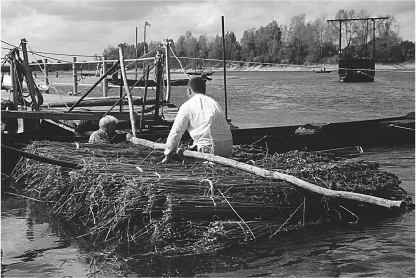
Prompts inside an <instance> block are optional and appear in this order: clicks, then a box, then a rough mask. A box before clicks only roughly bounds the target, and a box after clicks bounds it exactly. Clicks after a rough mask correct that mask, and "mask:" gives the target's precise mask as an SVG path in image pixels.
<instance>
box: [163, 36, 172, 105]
mask: <svg viewBox="0 0 416 278" xmlns="http://www.w3.org/2000/svg"><path fill="white" fill-rule="evenodd" d="M172 42H173V41H172V40H169V39H166V40H164V42H163V45H164V46H165V54H166V55H165V56H166V57H165V60H166V98H165V100H166V101H167V102H169V101H170V94H171V90H172V89H171V86H170V63H169V48H170V45H171V44H172Z"/></svg>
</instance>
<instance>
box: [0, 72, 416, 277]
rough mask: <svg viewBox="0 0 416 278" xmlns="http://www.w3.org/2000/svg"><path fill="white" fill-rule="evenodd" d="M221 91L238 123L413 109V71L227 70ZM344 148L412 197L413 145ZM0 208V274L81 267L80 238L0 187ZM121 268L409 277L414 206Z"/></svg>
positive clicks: (83, 271)
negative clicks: (347, 74)
mask: <svg viewBox="0 0 416 278" xmlns="http://www.w3.org/2000/svg"><path fill="white" fill-rule="evenodd" d="M173 77H175V75H173ZM212 77H213V80H212V81H209V82H208V94H209V95H211V96H213V97H214V98H216V99H217V100H218V101H219V102H220V103H221V105H222V106H223V107H225V103H224V85H223V75H222V73H221V72H217V73H215V74H214V75H213V76H212ZM227 100H228V101H227V107H228V109H227V113H228V118H230V119H231V120H232V123H233V124H234V125H237V126H240V127H261V126H282V125H301V124H306V123H325V122H338V121H350V120H365V119H373V118H380V117H390V116H401V115H405V114H407V113H408V112H412V111H414V110H415V107H414V105H415V74H414V72H407V71H394V72H388V71H385V72H377V73H376V80H375V82H374V83H350V84H349V83H341V82H339V81H338V78H337V74H336V72H332V73H330V74H316V73H313V72H227ZM171 101H172V102H174V103H177V104H181V103H183V102H184V101H185V94H184V89H183V88H174V89H173V95H172V99H171ZM354 155H357V156H358V155H359V156H360V157H359V158H360V159H364V160H371V161H375V162H378V163H379V164H380V168H381V170H385V171H388V172H391V173H393V174H395V175H396V176H398V177H399V178H400V179H401V181H402V187H403V188H404V189H405V190H406V191H407V192H408V193H409V194H410V196H412V198H413V199H414V198H415V146H414V144H402V145H396V146H380V147H373V148H364V153H363V154H358V153H356V154H354ZM1 213H2V215H1V249H2V277H85V276H86V275H87V274H88V268H89V266H88V258H87V255H86V253H85V248H83V245H82V243H80V242H78V241H77V240H76V239H74V238H71V237H69V236H67V235H66V234H65V232H64V230H63V229H58V228H57V225H58V224H57V223H55V222H54V221H53V219H51V218H50V217H49V216H48V212H47V209H46V208H45V207H44V206H42V205H41V204H40V203H39V202H35V201H31V200H27V199H21V198H16V197H7V198H6V197H5V196H2V203H1ZM113 276H116V273H115V272H114V273H112V274H109V275H108V277H113ZM129 276H130V277H135V276H200V277H207V276H209V277H218V276H221V277H224V276H227V277H229V276H234V277H235V276H249V277H260V276H278V277H288V276H292V277H297V276H302V277H363V276H365V277H368V276H372V277H414V276H415V211H414V210H410V211H407V212H404V213H400V214H396V215H390V216H385V217H381V216H380V217H376V218H375V219H373V220H372V221H366V222H359V223H358V224H357V225H345V224H339V225H325V226H320V227H317V228H313V229H312V228H311V229H307V230H304V231H297V232H290V233H281V234H278V235H277V236H275V237H274V238H272V239H270V240H269V239H264V240H259V241H257V242H256V243H253V244H249V245H245V246H239V247H235V248H230V249H229V250H226V251H224V252H221V253H219V254H216V255H215V256H212V255H200V256H191V257H186V258H183V257H181V258H164V259H157V258H152V259H149V260H143V261H142V262H138V263H137V264H135V265H133V266H131V274H130V275H129Z"/></svg>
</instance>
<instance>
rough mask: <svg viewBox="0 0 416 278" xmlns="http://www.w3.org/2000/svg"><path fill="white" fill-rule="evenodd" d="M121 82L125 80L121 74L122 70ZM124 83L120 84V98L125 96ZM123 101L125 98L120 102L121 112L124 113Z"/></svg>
mask: <svg viewBox="0 0 416 278" xmlns="http://www.w3.org/2000/svg"><path fill="white" fill-rule="evenodd" d="M120 69H121V67H120ZM120 80H123V73H122V72H121V70H120ZM123 82H124V81H122V82H120V98H121V97H122V96H123V85H122V84H123ZM123 101H124V98H123V99H122V100H121V101H120V112H122V111H123Z"/></svg>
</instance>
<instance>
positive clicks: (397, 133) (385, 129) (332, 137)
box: [2, 113, 415, 152]
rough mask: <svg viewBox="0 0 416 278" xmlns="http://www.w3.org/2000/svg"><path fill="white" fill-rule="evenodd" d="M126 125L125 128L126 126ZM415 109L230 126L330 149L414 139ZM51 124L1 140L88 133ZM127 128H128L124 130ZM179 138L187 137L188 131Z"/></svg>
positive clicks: (279, 147) (245, 139) (239, 136)
mask: <svg viewBox="0 0 416 278" xmlns="http://www.w3.org/2000/svg"><path fill="white" fill-rule="evenodd" d="M125 128H128V127H127V126H125ZM414 128H415V120H414V113H409V114H408V115H406V116H403V117H392V118H383V119H375V120H366V121H352V122H340V123H329V124H321V125H310V124H307V125H303V126H283V127H264V128H241V129H240V128H236V129H232V135H233V139H234V144H254V145H258V146H263V147H266V148H267V149H269V151H271V152H286V151H290V150H309V151H316V150H329V149H336V148H346V147H355V146H361V147H364V146H377V145H383V144H394V143H403V142H413V143H414V142H415V132H414ZM46 130H49V131H50V127H48V128H44V129H43V130H42V127H41V128H40V132H37V133H26V134H17V135H13V136H11V135H10V136H8V135H7V134H4V135H3V136H2V141H5V140H6V141H7V140H10V141H28V140H30V141H33V140H50V141H66V142H70V141H77V142H85V141H87V140H88V137H87V136H85V135H83V136H76V135H74V134H70V133H69V132H68V133H66V134H62V133H61V134H55V135H54V134H51V133H49V134H46V132H45V131H46ZM169 130H170V126H168V125H163V126H160V125H158V126H151V125H150V126H148V127H147V129H145V130H143V131H142V132H141V133H139V134H138V135H137V136H138V137H139V138H144V139H148V140H151V141H158V142H163V141H164V140H165V139H166V138H167V136H168V134H169ZM126 132H127V131H126ZM117 138H118V140H117V141H118V142H122V141H124V140H125V133H122V134H119V135H118V137H117ZM182 140H190V137H189V135H188V134H187V133H185V135H184V136H183V137H182Z"/></svg>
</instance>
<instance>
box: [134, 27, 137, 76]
mask: <svg viewBox="0 0 416 278" xmlns="http://www.w3.org/2000/svg"><path fill="white" fill-rule="evenodd" d="M135 50H136V61H135V62H134V77H135V80H137V58H138V52H137V50H138V49H137V27H136V44H135Z"/></svg>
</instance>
